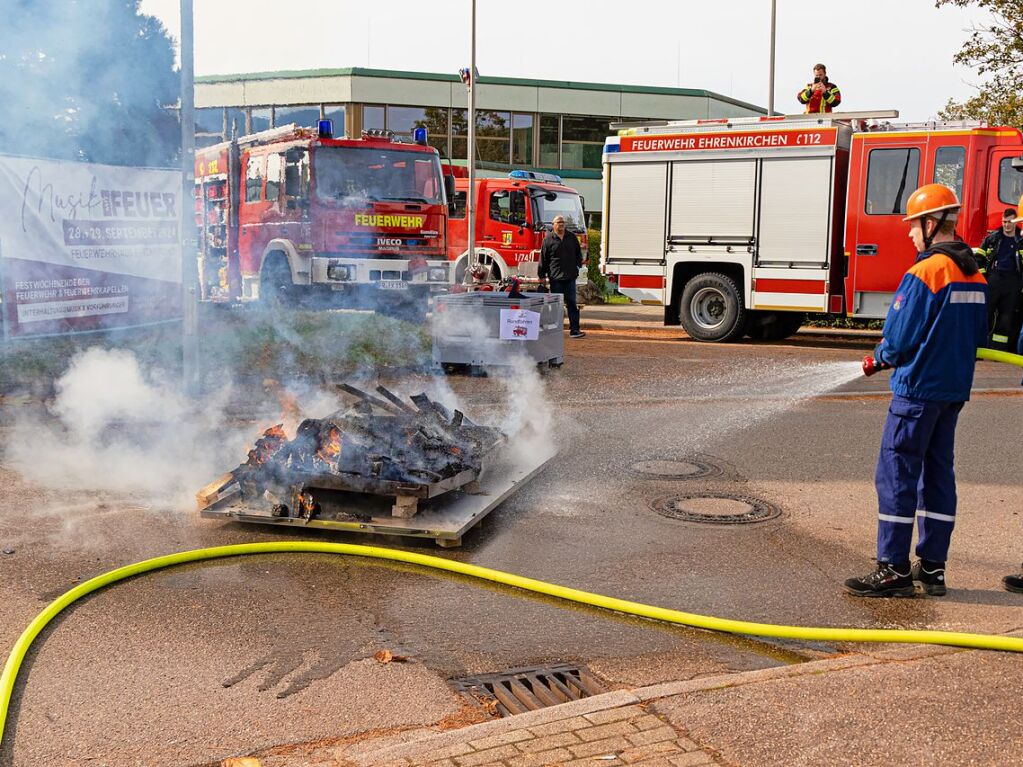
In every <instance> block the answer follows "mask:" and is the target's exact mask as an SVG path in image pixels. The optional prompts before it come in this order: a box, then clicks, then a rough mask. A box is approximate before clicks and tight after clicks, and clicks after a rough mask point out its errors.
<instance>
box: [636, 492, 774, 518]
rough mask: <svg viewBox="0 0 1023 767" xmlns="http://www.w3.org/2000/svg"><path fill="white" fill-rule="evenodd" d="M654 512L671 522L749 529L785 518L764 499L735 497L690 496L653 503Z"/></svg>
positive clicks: (659, 499)
mask: <svg viewBox="0 0 1023 767" xmlns="http://www.w3.org/2000/svg"><path fill="white" fill-rule="evenodd" d="M650 508H652V509H653V510H654V511H656V512H657V513H658V514H660V515H661V516H664V517H668V518H669V519H680V520H682V521H684V522H703V523H706V524H711V525H747V524H750V523H753V522H766V521H767V520H769V519H774V518H775V517H778V516H781V509H779V508H778V507H777V506H775V505H774V504H771V503H768V502H767V501H765V500H763V499H761V498H754V497H752V496H749V495H736V494H734V493H687V494H683V495H671V496H668V497H667V498H658V499H657V500H655V501H651V503H650Z"/></svg>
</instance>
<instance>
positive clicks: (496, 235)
mask: <svg viewBox="0 0 1023 767" xmlns="http://www.w3.org/2000/svg"><path fill="white" fill-rule="evenodd" d="M468 189H469V180H468V179H467V178H463V177H458V178H455V195H454V205H453V206H452V209H451V215H450V218H449V219H448V257H449V258H450V259H451V260H452V261H453V262H454V264H455V281H456V282H461V281H462V278H463V276H464V275H465V270H466V267H467V266H468V252H469V248H468V245H467V244H466V243H467V241H468V236H469V234H468V230H469V220H468V219H467V218H466V215H465V210H466V199H465V198H466V194H467V191H468ZM475 215H476V253H477V255H478V257H479V260H480V263H481V264H483V265H484V266H486V267H488V268H489V270H490V279H491V280H500V279H502V278H504V277H523V278H526V279H529V278H535V277H536V276H537V267H538V266H539V263H540V245H541V244H542V243H543V238H544V236H545V235H546V234H547V232H548V231H550V225H551V222H552V221H553V220H554V217H555V216H558V215H561V216H564V217H565V225H566V227H567V228H568V229H569V230H571V231H572V232H574V233H575V235H576V236H577V237H578V238H579V244H580V245H581V246H582V249H583V252H584V253H585V252H586V245H587V243H586V219H585V217H584V215H583V202H582V198H581V197H580V196H579V193H578V192H577V191H576V190H574V189H572V188H571V187H568V186H565V184H564V183H563V182H562V180H561V177H560V176H556V175H554V174H552V173H540V172H537V171H529V170H513V171H512V172H511V173H509V174H508V176H507V177H506V178H477V179H476V210H475Z"/></svg>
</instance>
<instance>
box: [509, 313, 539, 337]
mask: <svg viewBox="0 0 1023 767" xmlns="http://www.w3.org/2000/svg"><path fill="white" fill-rule="evenodd" d="M539 338H540V312H531V311H529V310H528V309H502V310H501V340H502V341H536V340H537V339H539Z"/></svg>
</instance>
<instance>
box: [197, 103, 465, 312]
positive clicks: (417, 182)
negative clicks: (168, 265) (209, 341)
mask: <svg viewBox="0 0 1023 767" xmlns="http://www.w3.org/2000/svg"><path fill="white" fill-rule="evenodd" d="M195 178H196V200H195V206H196V207H195V210H196V219H197V223H198V225H199V227H200V238H199V240H200V242H199V263H200V279H201V285H202V291H203V298H204V299H212V300H231V299H241V300H257V299H259V300H265V301H269V302H279V303H285V304H287V303H292V302H294V301H295V300H297V299H299V298H301V297H303V296H309V295H313V294H316V293H320V294H321V295H327V294H334V295H338V294H340V295H353V296H354V295H358V294H362V295H366V294H370V295H372V296H373V297H374V298H382V297H385V296H384V294H385V293H386V294H388V295H387V296H386V297H385V298H393V299H394V300H399V299H400V300H405V301H407V300H408V299H412V298H416V299H422V304H423V306H424V307H425V304H426V299H427V298H428V297H429V295H430V293H431V292H435V291H442V290H446V289H448V288H449V287H450V283H451V273H452V267H451V265H450V264H449V263H448V260H447V245H446V228H447V212H448V211H447V198H448V197H449V196H450V195H451V193H452V192H453V185H452V183H451V181H450V180H448V179H449V178H450V177H445V176H444V175H443V174H442V172H441V166H440V160H439V158H438V155H437V151H436V150H435V149H433V148H432V147H430V146H428V145H427V144H426V136H425V131H424V133H423V135H420V136H416V141H415V142H412V143H410V142H402V141H398V140H396V139H395V137H394V136H393V135H391V134H389V133H384V132H365V133H364V134H363V136H362V138H359V139H347V138H334V137H333V135H332V128H331V126H330V124H329V121H324V122H323V123H321V125H320V126H319V129H318V130H309V129H306V128H299V127H298V126H295V125H290V126H285V127H280V128H275V129H273V130H269V131H263V132H261V133H256V134H253V135H250V136H245V137H242V138H239V139H237V140H234V141H231V142H226V143H223V144H217V145H215V146H212V147H208V148H205V149H201V150H198V151H197V152H196V162H195ZM371 291H372V292H371Z"/></svg>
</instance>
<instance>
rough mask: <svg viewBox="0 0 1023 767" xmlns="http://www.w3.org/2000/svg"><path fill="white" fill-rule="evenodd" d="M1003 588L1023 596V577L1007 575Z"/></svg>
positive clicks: (1003, 581) (1003, 579)
mask: <svg viewBox="0 0 1023 767" xmlns="http://www.w3.org/2000/svg"><path fill="white" fill-rule="evenodd" d="M1002 586H1003V587H1004V588H1005V590H1006V591H1015V592H1016V593H1017V594H1023V575H1020V574H1017V575H1006V576H1005V577H1004V578H1002Z"/></svg>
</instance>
